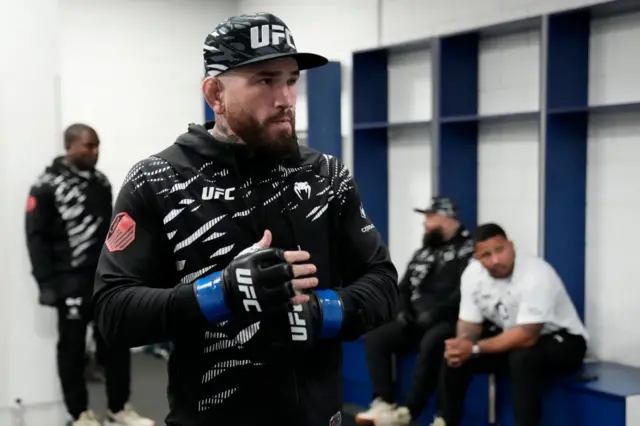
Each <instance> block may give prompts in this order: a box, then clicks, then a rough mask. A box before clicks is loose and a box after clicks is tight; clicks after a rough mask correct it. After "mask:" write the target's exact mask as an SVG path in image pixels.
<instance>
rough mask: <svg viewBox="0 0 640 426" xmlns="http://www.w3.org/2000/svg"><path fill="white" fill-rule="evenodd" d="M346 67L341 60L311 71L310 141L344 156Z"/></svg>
mask: <svg viewBox="0 0 640 426" xmlns="http://www.w3.org/2000/svg"><path fill="white" fill-rule="evenodd" d="M341 95H342V70H341V68H340V63H339V62H329V63H328V64H327V65H325V66H323V67H320V68H314V69H311V70H308V71H307V109H308V129H307V137H308V145H309V146H310V147H311V148H313V149H315V150H318V151H320V152H322V153H324V154H329V155H333V156H334V157H337V158H342V132H341V129H342V117H341V113H340V112H341V108H340V105H341Z"/></svg>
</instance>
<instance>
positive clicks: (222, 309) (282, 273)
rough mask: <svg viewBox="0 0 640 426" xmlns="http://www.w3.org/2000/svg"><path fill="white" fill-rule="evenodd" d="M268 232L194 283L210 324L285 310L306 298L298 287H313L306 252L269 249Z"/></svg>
mask: <svg viewBox="0 0 640 426" xmlns="http://www.w3.org/2000/svg"><path fill="white" fill-rule="evenodd" d="M271 240H272V238H271V232H269V231H265V233H264V236H263V237H262V239H261V240H260V241H259V242H258V243H256V244H254V245H253V246H252V247H250V248H249V249H247V250H244V251H243V252H241V253H240V254H239V255H238V256H237V257H236V258H235V259H233V260H232V261H231V262H230V263H229V265H227V267H226V268H225V269H224V270H222V271H218V272H215V273H213V274H211V275H208V276H206V277H204V278H201V279H199V280H198V281H196V282H195V292H196V296H197V298H198V302H199V304H200V308H201V310H202V313H203V314H204V316H205V317H206V318H207V319H208V320H209V321H210V322H212V323H218V322H220V321H224V320H227V319H229V318H230V317H236V318H245V319H250V320H256V321H257V320H259V319H260V318H262V317H263V316H264V315H267V314H269V315H270V314H275V313H288V312H290V311H291V306H292V305H300V304H304V303H306V302H308V301H309V296H308V295H305V294H300V293H299V292H300V291H302V290H307V289H311V288H314V287H315V286H317V285H318V279H317V278H315V277H308V275H311V274H315V272H316V267H315V265H313V264H311V263H305V264H296V263H298V262H306V261H308V260H309V258H310V254H309V253H308V252H306V251H284V250H281V249H274V248H270V245H271Z"/></svg>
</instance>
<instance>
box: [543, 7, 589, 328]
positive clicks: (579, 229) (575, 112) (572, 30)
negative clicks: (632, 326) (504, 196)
mask: <svg viewBox="0 0 640 426" xmlns="http://www.w3.org/2000/svg"><path fill="white" fill-rule="evenodd" d="M589 33H590V12H589V10H577V11H571V12H566V13H560V14H557V15H552V16H550V17H549V34H548V35H549V36H548V39H547V46H546V48H547V49H548V56H547V69H546V71H547V92H546V97H547V105H546V111H545V113H546V114H547V118H546V120H547V121H546V140H545V141H544V143H545V144H546V146H545V158H544V162H545V166H544V167H545V181H544V210H543V212H544V230H543V232H544V256H545V259H546V260H548V261H549V263H551V264H552V265H553V266H554V267H555V268H556V270H557V271H558V274H559V275H560V277H561V278H562V279H563V281H564V284H565V286H566V288H567V291H568V292H569V295H570V296H571V299H572V300H573V303H574V304H575V306H576V309H577V310H578V313H579V314H580V316H581V317H582V318H583V319H584V306H585V300H584V297H585V250H586V247H585V241H586V236H585V234H586V204H587V203H586V188H587V134H588V120H589V116H588V99H589V96H588V95H589Z"/></svg>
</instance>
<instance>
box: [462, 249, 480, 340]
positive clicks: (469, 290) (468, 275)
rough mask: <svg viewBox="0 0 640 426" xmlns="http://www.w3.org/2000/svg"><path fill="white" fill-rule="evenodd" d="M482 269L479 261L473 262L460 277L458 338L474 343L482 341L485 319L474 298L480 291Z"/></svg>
mask: <svg viewBox="0 0 640 426" xmlns="http://www.w3.org/2000/svg"><path fill="white" fill-rule="evenodd" d="M480 268H481V266H480V264H479V263H478V262H477V261H472V262H470V263H469V265H468V266H467V267H466V269H465V270H464V272H463V273H462V276H461V277H460V311H459V314H458V326H457V332H456V336H457V337H461V338H465V339H467V340H471V341H473V342H476V341H477V340H478V339H480V335H481V334H482V323H483V322H484V317H483V315H482V312H481V311H480V308H479V307H478V305H477V304H476V298H475V297H474V295H475V294H476V293H477V291H478V279H477V275H478V270H479V269H480Z"/></svg>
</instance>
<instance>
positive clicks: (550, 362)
mask: <svg viewBox="0 0 640 426" xmlns="http://www.w3.org/2000/svg"><path fill="white" fill-rule="evenodd" d="M474 243H475V252H474V257H475V259H474V260H472V261H471V262H470V263H469V266H468V268H467V269H466V270H465V271H464V274H463V275H462V282H461V284H460V285H461V301H460V315H459V320H458V326H457V336H456V337H455V338H453V339H450V340H447V342H446V349H445V362H444V363H443V369H442V375H441V378H440V380H441V388H440V391H441V392H442V394H439V398H438V399H439V400H440V403H441V408H442V414H443V418H442V419H437V420H436V422H435V423H434V424H435V425H442V424H445V425H446V426H458V425H459V424H460V421H461V419H462V411H463V406H464V398H465V393H466V390H467V387H468V385H469V381H470V379H471V375H472V374H474V373H480V374H483V373H496V374H501V373H508V375H509V377H510V381H511V389H512V399H513V409H514V417H515V424H517V425H518V426H540V424H541V423H540V422H541V417H542V393H543V387H544V384H545V381H546V380H547V379H549V378H550V377H552V376H555V375H562V374H568V373H572V372H574V371H576V370H578V369H579V368H580V366H581V365H582V361H583V358H584V355H585V353H586V348H587V343H586V341H587V333H586V331H585V328H584V326H583V324H582V322H581V320H580V318H579V317H578V314H577V313H576V309H575V307H574V305H573V303H572V301H571V299H570V298H569V295H568V294H567V291H566V289H565V288H564V285H563V283H562V280H561V279H560V277H559V276H558V275H557V274H556V271H555V270H554V269H553V267H552V266H551V265H549V264H548V263H547V262H546V261H544V260H543V259H540V258H538V257H535V256H531V255H527V254H525V253H521V252H518V254H517V255H516V253H515V250H514V247H513V243H512V242H511V241H509V240H508V239H507V236H506V234H505V232H504V230H503V229H502V228H501V227H500V226H498V225H496V224H492V223H490V224H485V225H482V226H480V227H478V229H476V231H475V232H474ZM483 323H484V324H485V325H484V326H483ZM487 323H489V324H491V325H492V326H497V328H499V329H500V330H499V333H491V330H490V327H488V326H487ZM490 334H493V337H487V336H488V335H490Z"/></svg>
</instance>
